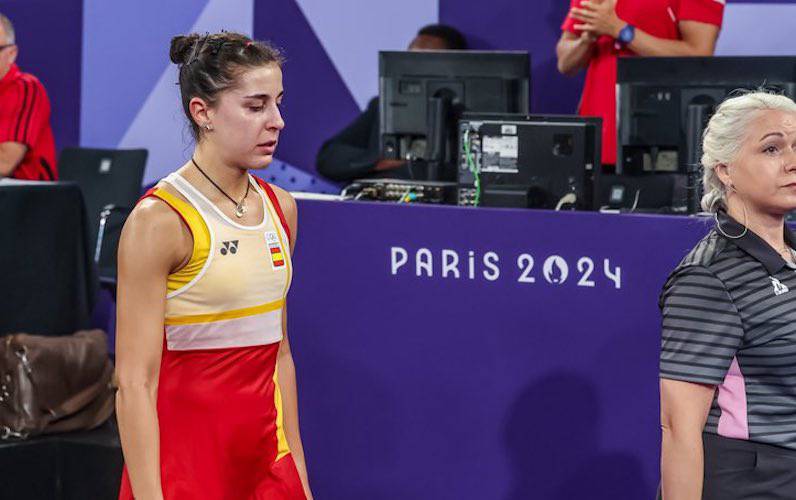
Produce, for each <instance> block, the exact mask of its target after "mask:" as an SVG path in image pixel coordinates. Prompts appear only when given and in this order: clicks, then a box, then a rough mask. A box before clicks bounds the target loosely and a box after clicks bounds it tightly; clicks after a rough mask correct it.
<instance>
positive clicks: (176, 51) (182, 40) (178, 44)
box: [169, 34, 199, 64]
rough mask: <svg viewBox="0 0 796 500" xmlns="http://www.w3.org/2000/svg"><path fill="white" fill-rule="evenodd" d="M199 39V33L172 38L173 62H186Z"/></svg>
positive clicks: (170, 55)
mask: <svg viewBox="0 0 796 500" xmlns="http://www.w3.org/2000/svg"><path fill="white" fill-rule="evenodd" d="M198 40H199V35H197V34H191V35H179V36H175V37H174V38H172V39H171V48H170V49H169V58H170V59H171V62H173V63H174V64H186V63H187V62H188V58H189V57H190V55H191V53H192V52H193V49H194V47H195V46H196V42H197V41H198Z"/></svg>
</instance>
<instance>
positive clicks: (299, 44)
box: [254, 1, 375, 171]
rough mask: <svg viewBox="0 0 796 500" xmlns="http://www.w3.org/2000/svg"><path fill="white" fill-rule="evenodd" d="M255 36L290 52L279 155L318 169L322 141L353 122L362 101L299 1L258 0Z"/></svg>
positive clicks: (286, 71) (255, 12)
mask: <svg viewBox="0 0 796 500" xmlns="http://www.w3.org/2000/svg"><path fill="white" fill-rule="evenodd" d="M254 36H255V38H258V39H262V40H269V41H272V42H273V43H274V44H276V45H278V46H279V47H280V48H282V49H283V50H284V52H285V55H286V56H287V63H286V64H285V67H284V76H283V85H284V87H285V99H284V101H283V103H284V106H283V115H284V119H285V123H286V124H287V126H286V127H285V131H284V132H282V134H280V137H279V153H278V156H279V159H280V160H283V161H286V162H288V163H290V164H292V165H296V166H298V167H301V168H305V169H307V170H310V171H314V170H315V155H316V154H317V152H318V149H319V148H320V146H321V144H323V142H324V141H325V140H326V139H328V138H329V137H331V136H332V135H334V134H335V133H337V131H339V130H340V129H341V128H343V127H344V126H346V125H347V124H348V123H349V122H351V121H352V120H353V119H354V118H355V117H356V116H357V115H358V114H359V112H360V111H359V106H357V103H356V101H354V97H353V96H352V95H351V92H349V90H348V87H346V85H345V83H344V82H343V80H342V78H341V77H340V75H339V74H338V72H337V69H336V68H335V67H334V64H333V63H332V61H331V59H330V58H329V55H328V54H327V53H326V51H325V50H324V48H323V45H322V44H321V43H320V41H319V40H318V38H317V37H316V35H315V32H314V31H313V30H312V28H311V27H310V25H309V23H308V22H307V19H306V18H305V17H304V15H303V14H302V12H301V9H299V7H298V5H296V3H295V2H293V1H289V2H262V1H259V2H255V4H254ZM374 57H375V55H374Z"/></svg>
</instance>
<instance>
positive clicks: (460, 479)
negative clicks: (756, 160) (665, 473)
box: [289, 201, 710, 500]
mask: <svg viewBox="0 0 796 500" xmlns="http://www.w3.org/2000/svg"><path fill="white" fill-rule="evenodd" d="M299 214H300V215H299V217H300V227H299V241H298V247H297V251H296V256H295V262H296V266H297V272H296V275H295V280H294V283H293V289H292V291H291V295H290V300H289V303H290V321H289V325H290V337H291V344H292V347H293V351H294V355H295V358H296V363H297V367H298V377H299V387H300V390H299V399H300V411H301V420H302V432H303V438H304V444H305V448H306V451H307V458H308V461H309V468H310V475H311V477H312V481H313V486H314V489H315V494H316V496H317V497H318V498H324V499H368V500H373V499H396V500H397V499H400V500H406V499H457V500H462V499H478V500H484V499H490V500H491V499H511V500H514V499H517V500H519V499H539V500H541V499H561V500H564V499H566V500H571V499H575V498H589V499H611V500H617V499H632V500H637V499H645V498H652V497H653V495H654V492H655V488H656V485H657V482H658V456H659V446H660V444H659V442H660V438H659V429H660V428H659V405H658V377H657V373H658V349H659V342H660V341H659V338H660V337H659V335H660V327H659V322H660V320H659V313H658V309H657V297H658V293H659V291H660V288H661V286H662V285H663V282H664V280H665V278H666V276H667V274H668V272H669V271H670V270H671V269H672V268H673V267H674V266H675V265H676V264H677V262H678V261H679V260H680V259H681V258H682V257H683V255H685V253H686V252H687V251H688V250H689V249H690V248H691V247H692V246H693V245H694V243H695V242H696V241H697V240H698V239H699V238H700V237H701V236H702V235H703V234H705V233H706V231H707V228H708V227H709V226H710V223H709V222H707V221H705V220H695V219H688V218H675V217H663V216H641V215H638V216H635V215H621V216H619V215H617V216H612V215H599V214H593V213H552V212H538V211H520V210H497V209H463V208H455V207H421V206H411V207H407V206H400V207H399V206H395V205H387V204H365V203H360V204H356V203H330V202H319V201H301V202H300V203H299Z"/></svg>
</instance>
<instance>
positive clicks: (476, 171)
mask: <svg viewBox="0 0 796 500" xmlns="http://www.w3.org/2000/svg"><path fill="white" fill-rule="evenodd" d="M470 147H471V145H470V129H469V128H468V129H467V130H465V131H464V158H465V161H466V162H467V168H468V170H470V173H471V174H473V178H474V181H473V185H474V186H475V198H474V199H473V205H474V206H476V207H477V206H478V205H480V204H481V169H480V168H479V167H478V166H477V165H476V164H475V161H474V160H473V155H472V151H471V150H470Z"/></svg>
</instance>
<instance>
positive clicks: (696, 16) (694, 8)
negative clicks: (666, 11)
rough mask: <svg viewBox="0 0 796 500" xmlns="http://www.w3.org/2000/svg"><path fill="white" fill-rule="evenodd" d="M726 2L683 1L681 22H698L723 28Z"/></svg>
mask: <svg viewBox="0 0 796 500" xmlns="http://www.w3.org/2000/svg"><path fill="white" fill-rule="evenodd" d="M724 3H725V0H681V1H680V12H679V15H678V16H677V18H678V19H679V20H680V21H697V22H700V23H706V24H713V25H716V26H719V27H721V21H722V18H723V17H724Z"/></svg>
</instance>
